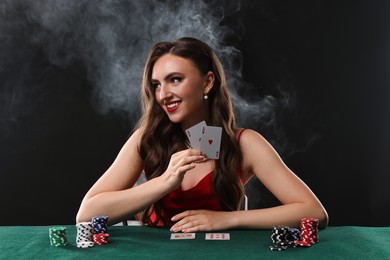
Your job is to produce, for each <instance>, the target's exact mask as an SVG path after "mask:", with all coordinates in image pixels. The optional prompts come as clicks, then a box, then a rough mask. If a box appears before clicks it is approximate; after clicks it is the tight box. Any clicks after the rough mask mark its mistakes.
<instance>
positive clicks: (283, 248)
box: [269, 245, 288, 251]
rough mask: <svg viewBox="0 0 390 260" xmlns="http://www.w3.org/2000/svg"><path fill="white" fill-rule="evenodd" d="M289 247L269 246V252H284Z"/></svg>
mask: <svg viewBox="0 0 390 260" xmlns="http://www.w3.org/2000/svg"><path fill="white" fill-rule="evenodd" d="M287 248H288V246H280V245H275V246H269V250H272V251H283V250H286V249H287Z"/></svg>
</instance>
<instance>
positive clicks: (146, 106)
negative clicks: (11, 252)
mask: <svg viewBox="0 0 390 260" xmlns="http://www.w3.org/2000/svg"><path fill="white" fill-rule="evenodd" d="M168 53H169V54H172V55H177V56H179V57H182V58H185V59H187V60H190V61H191V62H192V63H193V64H194V65H195V66H196V67H197V68H198V69H199V71H200V73H201V75H203V76H204V75H206V74H207V73H208V72H209V71H212V72H213V73H214V76H215V82H214V86H213V88H212V89H211V91H210V92H209V93H208V96H209V98H208V102H209V104H210V106H209V107H210V111H209V118H210V123H211V125H213V126H220V127H222V140H221V148H220V157H219V160H216V162H215V170H214V171H213V175H212V188H213V192H214V193H215V194H216V195H217V196H218V198H219V199H220V202H221V207H222V208H223V209H224V210H227V211H233V210H238V209H239V208H240V207H241V202H242V198H243V190H244V189H243V184H242V183H241V181H240V178H239V176H238V174H237V170H238V169H239V168H240V165H241V160H242V155H241V151H240V149H239V145H238V142H237V140H236V132H237V128H236V123H235V119H234V113H233V106H232V101H231V98H230V95H229V91H228V88H227V85H226V78H225V73H224V71H223V68H222V65H221V62H220V61H219V59H218V57H217V56H216V54H215V52H214V51H213V50H212V49H211V48H210V47H209V46H208V45H207V44H205V43H204V42H202V41H199V40H197V39H194V38H188V37H186V38H180V39H178V40H176V41H173V42H159V43H157V44H156V45H154V46H153V47H152V49H151V50H150V53H149V55H148V58H147V61H146V65H145V69H144V74H143V81H142V86H141V97H142V109H143V116H142V117H141V119H140V121H139V123H138V127H140V128H142V129H144V131H143V135H142V139H141V143H140V147H139V153H140V155H141V158H142V159H143V161H144V172H145V176H146V179H147V180H150V179H153V178H155V177H158V176H160V175H162V174H163V173H164V171H165V170H166V169H167V167H168V164H169V161H170V158H171V155H172V154H173V153H175V152H178V151H181V150H183V149H186V145H185V144H186V142H188V140H187V137H186V135H185V133H184V131H183V130H182V128H181V126H180V124H175V123H172V122H171V121H170V120H169V118H168V116H167V114H166V113H165V111H164V110H163V108H162V107H161V106H160V105H159V104H158V103H157V101H156V98H155V89H154V88H153V87H152V81H151V75H152V70H153V66H154V64H155V63H156V61H157V60H158V59H159V58H160V57H161V56H163V55H165V54H168ZM152 210H154V211H155V213H156V216H157V219H156V222H155V223H150V222H149V221H150V215H151V213H152ZM161 210H162V208H161V202H160V201H157V202H156V203H154V204H153V205H151V206H150V207H149V208H147V209H145V210H144V211H143V212H142V213H141V215H140V221H142V222H143V223H148V222H149V224H151V225H154V224H156V223H158V222H159V221H160V220H161V221H163V223H164V224H166V221H165V220H164V218H163V217H162V214H161Z"/></svg>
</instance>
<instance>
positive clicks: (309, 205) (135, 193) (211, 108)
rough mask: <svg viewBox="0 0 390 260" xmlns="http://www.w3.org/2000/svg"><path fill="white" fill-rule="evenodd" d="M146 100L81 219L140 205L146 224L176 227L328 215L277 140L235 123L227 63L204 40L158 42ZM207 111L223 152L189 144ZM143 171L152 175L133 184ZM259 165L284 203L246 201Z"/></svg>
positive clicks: (118, 215) (252, 224) (324, 219)
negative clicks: (212, 153)
mask: <svg viewBox="0 0 390 260" xmlns="http://www.w3.org/2000/svg"><path fill="white" fill-rule="evenodd" d="M142 104H143V112H144V113H143V117H142V118H141V119H140V121H139V125H138V128H137V130H136V131H135V132H134V133H133V134H132V135H131V137H130V138H129V140H128V141H127V142H126V144H125V145H124V147H123V148H122V150H121V151H120V153H119V155H118V157H117V158H116V160H115V161H114V163H113V164H112V165H111V167H110V168H109V169H108V170H107V171H106V172H105V173H104V174H103V175H102V176H101V178H100V179H99V180H98V181H97V182H96V183H95V184H94V185H93V187H92V188H91V189H90V190H89V191H88V193H87V194H86V195H85V198H84V199H83V201H82V203H81V206H80V209H79V212H78V215H77V219H76V221H77V222H82V221H90V219H91V218H92V217H93V216H96V215H107V216H109V220H110V223H116V222H119V221H121V220H123V219H126V217H127V216H131V215H134V214H138V213H141V214H139V218H140V221H142V222H143V223H144V224H147V225H150V226H170V227H171V230H172V231H173V232H179V231H181V232H197V231H214V230H224V229H233V228H271V227H273V226H275V225H286V226H299V223H300V220H301V219H302V218H304V217H311V218H318V219H319V220H320V226H322V227H325V226H326V225H327V223H328V216H327V213H326V211H325V209H324V207H323V206H322V205H321V203H320V201H319V200H318V199H317V198H316V196H315V195H314V194H313V193H312V192H311V191H310V189H309V188H308V187H307V186H306V185H305V184H304V183H303V182H302V181H301V180H300V179H299V178H298V177H297V176H296V175H295V174H294V173H293V172H291V171H290V170H289V169H288V167H287V166H286V165H285V164H284V163H283V162H282V160H281V159H280V157H279V156H278V154H277V153H276V152H275V150H274V149H273V148H272V147H271V145H270V144H269V143H268V142H267V141H266V140H265V139H264V138H263V137H262V136H261V135H260V134H259V133H257V132H255V131H253V130H250V129H239V128H237V127H236V124H235V120H234V114H233V110H232V103H231V99H230V96H229V93H228V88H227V86H226V79H225V75H224V71H223V69H222V66H221V63H220V61H219V59H218V58H217V56H216V55H215V53H214V51H213V50H212V49H211V48H210V47H209V46H208V45H207V44H205V43H203V42H201V41H199V40H196V39H193V38H181V39H179V40H177V41H174V42H160V43H157V44H156V45H155V46H154V47H153V48H152V49H151V51H150V53H149V56H148V59H147V62H146V66H145V70H144V75H143V82H142ZM201 121H205V122H206V123H207V125H210V126H219V127H222V129H223V131H222V139H221V148H220V157H219V159H218V160H210V159H207V158H205V156H204V154H203V153H202V151H200V150H197V149H192V148H191V147H189V145H188V139H187V137H186V134H185V130H186V129H188V128H190V127H191V126H193V125H195V124H197V123H199V122H201ZM142 171H144V172H145V176H146V178H147V181H146V182H145V183H143V184H141V185H137V186H134V184H135V183H136V181H137V179H138V178H139V176H140V174H141V172H142ZM253 175H255V176H256V177H257V178H259V180H260V181H261V182H262V183H263V184H264V185H265V186H266V187H267V188H268V189H269V190H270V191H271V192H272V193H273V194H274V195H275V196H276V197H277V198H278V199H279V201H280V202H281V203H282V205H281V206H277V207H273V208H267V209H253V210H248V211H242V210H239V209H240V207H241V202H242V198H243V187H244V184H245V183H246V182H247V181H248V180H249V179H250V178H251V177H252V176H253ZM133 186H134V187H133Z"/></svg>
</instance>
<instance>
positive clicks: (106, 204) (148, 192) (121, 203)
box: [76, 177, 170, 224]
mask: <svg viewBox="0 0 390 260" xmlns="http://www.w3.org/2000/svg"><path fill="white" fill-rule="evenodd" d="M169 191H170V188H169V186H168V185H166V183H165V182H164V180H163V178H161V177H157V178H154V179H152V180H150V181H147V182H145V183H143V184H141V185H139V186H135V187H132V188H130V189H126V190H121V191H107V192H102V193H99V194H96V195H94V196H92V197H90V198H88V197H86V198H85V199H84V200H83V202H82V203H81V206H80V209H79V212H78V214H77V218H76V221H77V222H83V221H90V220H91V219H92V217H94V216H97V215H105V216H108V217H109V224H114V223H117V222H119V221H121V220H123V219H125V218H126V217H128V216H132V215H134V214H136V213H138V212H140V211H141V210H143V209H145V208H147V207H148V206H150V205H151V204H153V203H154V202H156V201H158V200H159V199H161V198H162V197H163V196H165V195H166V194H167V193H168V192H169Z"/></svg>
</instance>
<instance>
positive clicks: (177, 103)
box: [167, 102, 179, 108]
mask: <svg viewBox="0 0 390 260" xmlns="http://www.w3.org/2000/svg"><path fill="white" fill-rule="evenodd" d="M178 105H179V102H176V103H172V104H169V105H167V108H173V107H176V106H178Z"/></svg>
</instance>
